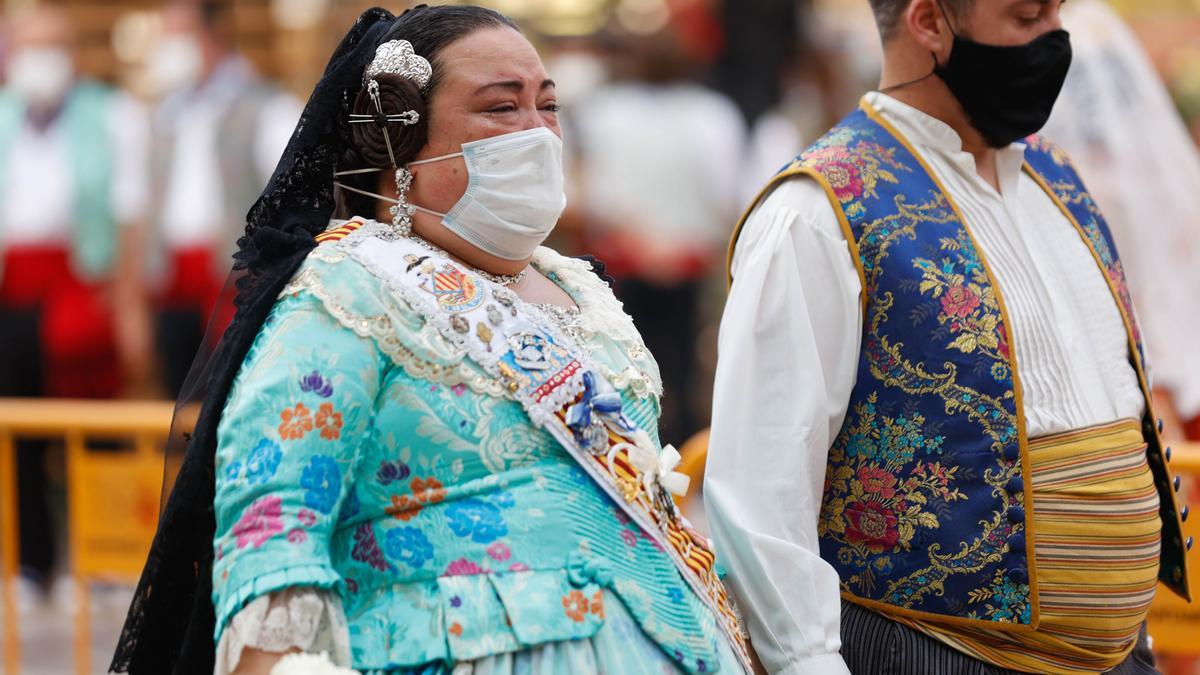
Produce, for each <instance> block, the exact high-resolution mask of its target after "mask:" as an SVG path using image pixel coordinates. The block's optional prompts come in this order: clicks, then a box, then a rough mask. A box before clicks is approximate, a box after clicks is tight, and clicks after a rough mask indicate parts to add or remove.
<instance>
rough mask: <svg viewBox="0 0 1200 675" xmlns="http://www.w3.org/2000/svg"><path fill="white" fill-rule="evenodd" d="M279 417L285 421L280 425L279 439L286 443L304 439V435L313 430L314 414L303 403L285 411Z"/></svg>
mask: <svg viewBox="0 0 1200 675" xmlns="http://www.w3.org/2000/svg"><path fill="white" fill-rule="evenodd" d="M279 417H280V419H282V420H283V421H282V422H280V423H279V437H280V438H282V439H283V440H285V441H294V440H297V439H300V438H304V434H306V433H308V432H310V431H312V430H313V420H312V414H311V412H310V411H309V409H308V408H306V407H304V404H303V403H297V404H296V407H295V408H288V409H287V410H284V411H283V412H282V413H280V415H279Z"/></svg>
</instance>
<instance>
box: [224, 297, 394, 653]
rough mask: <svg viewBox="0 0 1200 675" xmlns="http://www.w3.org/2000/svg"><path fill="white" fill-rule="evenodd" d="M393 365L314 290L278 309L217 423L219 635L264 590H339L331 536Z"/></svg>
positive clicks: (286, 300) (350, 490)
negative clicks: (329, 309) (334, 314)
mask: <svg viewBox="0 0 1200 675" xmlns="http://www.w3.org/2000/svg"><path fill="white" fill-rule="evenodd" d="M387 364H388V362H387V361H385V358H384V357H383V356H382V354H381V352H380V351H379V350H378V348H377V347H376V345H375V343H374V342H372V341H371V340H369V339H367V338H363V337H360V336H358V335H357V334H355V333H354V332H353V331H351V330H350V329H348V328H345V327H344V326H342V325H341V324H340V323H339V322H338V321H337V320H336V319H334V318H333V317H332V316H331V315H330V314H329V313H328V312H327V311H326V309H325V307H324V305H323V304H322V302H321V300H319V299H317V298H316V297H314V296H313V295H311V294H309V293H308V292H305V291H300V292H298V293H296V294H292V295H287V296H285V297H284V298H283V299H281V300H280V301H279V302H278V303H277V304H276V306H275V308H274V309H273V310H272V313H271V316H270V317H269V318H268V320H267V322H266V323H265V324H264V325H263V328H262V330H261V332H260V333H259V336H258V337H257V338H256V340H255V343H254V345H253V346H252V347H251V349H250V352H249V354H248V355H247V356H246V360H245V362H244V363H243V365H242V368H241V371H240V372H239V374H238V376H237V379H236V380H235V381H234V385H233V387H232V389H231V390H230V393H229V397H228V400H227V402H226V405H225V409H224V411H223V412H222V415H221V422H220V424H219V426H218V429H217V452H216V465H215V470H216V495H215V499H214V505H213V506H214V510H215V513H216V532H215V537H214V541H213V547H214V558H215V562H214V564H213V604H214V608H215V611H216V619H217V624H216V634H215V635H214V639H219V638H220V637H221V633H222V630H223V629H224V627H225V626H226V625H227V623H228V622H229V620H230V618H231V617H232V616H233V615H234V614H236V613H237V612H238V610H240V609H241V608H242V607H243V606H245V605H246V604H247V603H249V602H251V601H252V600H254V599H256V598H258V597H261V596H263V595H266V594H269V593H273V592H275V591H280V590H283V589H286V588H295V587H302V586H303V587H312V588H318V589H337V590H338V591H340V590H341V586H342V579H341V577H340V576H339V574H338V572H337V570H336V569H335V567H334V565H333V562H332V557H331V551H330V541H331V537H332V535H333V532H334V530H335V529H336V527H337V523H338V519H339V517H340V515H341V512H342V507H343V504H344V503H346V500H347V499H348V498H350V496H351V495H352V494H353V476H354V475H355V471H356V467H357V463H358V461H359V454H360V453H359V451H360V449H361V448H362V447H364V446H366V445H368V444H369V435H370V433H371V429H372V424H373V419H374V415H373V411H374V409H375V400H376V397H377V396H378V395H379V393H380V390H381V382H382V381H383V378H384V377H385V373H386V369H387V367H388V365H387Z"/></svg>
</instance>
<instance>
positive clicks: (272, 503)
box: [233, 496, 283, 549]
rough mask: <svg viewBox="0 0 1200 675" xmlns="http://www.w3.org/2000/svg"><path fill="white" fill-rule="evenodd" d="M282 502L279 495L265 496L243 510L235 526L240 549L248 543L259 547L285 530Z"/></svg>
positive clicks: (234, 530)
mask: <svg viewBox="0 0 1200 675" xmlns="http://www.w3.org/2000/svg"><path fill="white" fill-rule="evenodd" d="M282 502H283V500H282V499H280V498H279V497H272V496H268V497H263V498H262V499H259V500H257V501H255V502H254V503H253V504H251V505H250V506H249V507H247V508H246V510H245V511H243V512H242V517H241V519H240V520H238V522H237V524H236V525H234V526H233V534H234V536H236V537H237V547H238V548H239V549H242V548H246V546H248V545H252V546H254V548H258V547H259V546H262V545H263V544H264V543H266V541H267V540H268V539H270V538H271V537H273V536H275V535H277V534H279V533H280V532H283V518H282V516H283V508H282V506H281V505H282Z"/></svg>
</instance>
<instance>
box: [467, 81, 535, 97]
mask: <svg viewBox="0 0 1200 675" xmlns="http://www.w3.org/2000/svg"><path fill="white" fill-rule="evenodd" d="M554 86H555V84H554V80H551V79H549V78H547V79H545V80H542V86H541V87H539V90H541V91H545V90H546V89H550V88H551V87H554ZM488 89H507V90H509V91H514V92H521V91H522V90H524V89H525V83H524V82H522V81H520V80H503V81H500V82H491V83H488V84H485V85H483V86H482V87H480V88H478V89H476V90H475V95H478V94H482V93H483V92H485V91H487V90H488Z"/></svg>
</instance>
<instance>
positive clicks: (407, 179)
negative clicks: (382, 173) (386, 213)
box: [389, 166, 417, 237]
mask: <svg viewBox="0 0 1200 675" xmlns="http://www.w3.org/2000/svg"><path fill="white" fill-rule="evenodd" d="M412 181H413V175H412V172H411V171H409V170H408V168H407V167H403V166H402V167H400V168H398V169H396V205H395V206H393V207H392V208H391V209H389V210H390V211H391V213H392V229H393V230H394V231H395V232H396V234H398V235H400V236H401V237H407V236H409V235H411V234H412V215H413V213H415V212H416V210H417V209H416V207H414V206H413V205H412V204H409V203H408V190H409V188H411V187H412Z"/></svg>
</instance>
